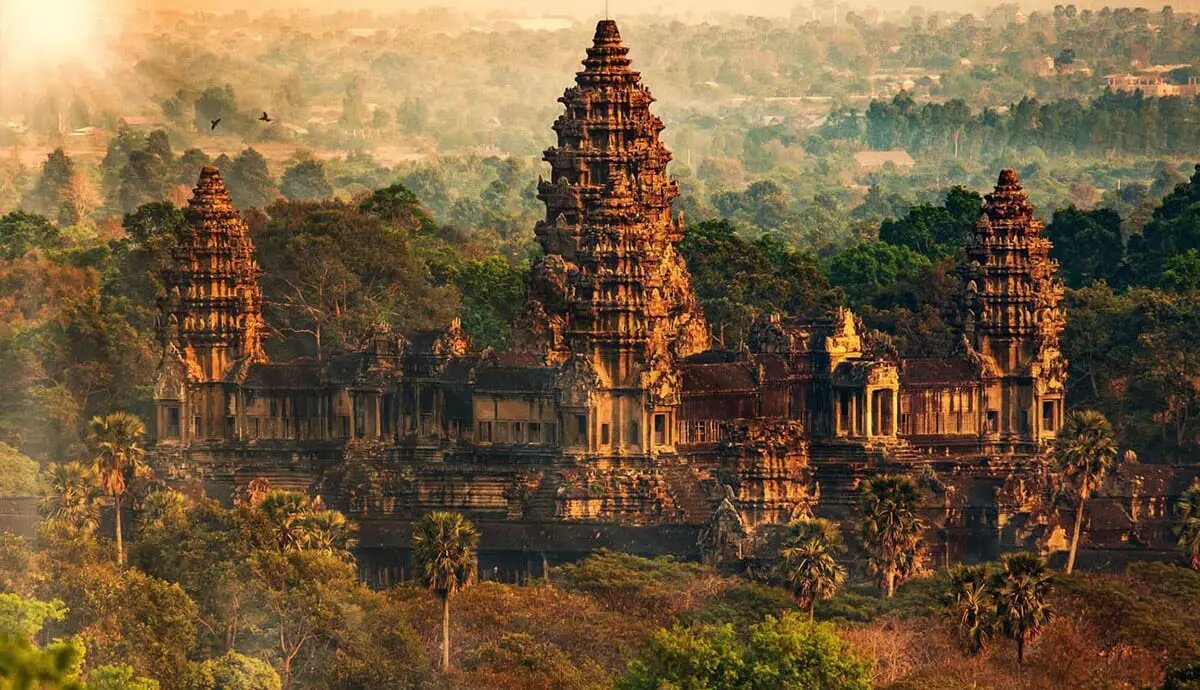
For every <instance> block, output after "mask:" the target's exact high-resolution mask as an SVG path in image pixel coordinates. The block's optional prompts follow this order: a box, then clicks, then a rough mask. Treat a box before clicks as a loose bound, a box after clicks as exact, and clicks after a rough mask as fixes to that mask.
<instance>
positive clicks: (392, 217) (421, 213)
mask: <svg viewBox="0 0 1200 690" xmlns="http://www.w3.org/2000/svg"><path fill="white" fill-rule="evenodd" d="M359 208H360V209H362V210H363V211H364V212H366V213H370V214H372V215H375V216H377V217H379V218H382V219H383V220H384V221H386V222H388V223H389V224H392V225H395V226H396V227H399V228H403V229H404V230H405V231H407V232H418V233H421V234H431V233H432V232H433V231H434V229H435V228H434V222H433V218H432V217H431V216H430V215H429V212H428V211H426V210H425V206H424V205H423V204H422V203H421V200H420V199H419V198H417V195H416V194H413V192H412V190H411V189H409V188H408V187H405V186H404V185H403V184H401V183H399V182H397V183H395V184H393V185H391V186H388V187H384V188H383V189H377V190H375V191H374V192H372V193H371V194H370V195H369V196H368V197H367V198H365V199H363V200H362V203H360V204H359Z"/></svg>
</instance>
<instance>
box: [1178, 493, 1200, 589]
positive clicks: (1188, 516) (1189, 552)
mask: <svg viewBox="0 0 1200 690" xmlns="http://www.w3.org/2000/svg"><path fill="white" fill-rule="evenodd" d="M1178 510H1179V526H1178V527H1177V528H1176V529H1177V531H1178V532H1179V546H1180V548H1182V549H1183V554H1184V556H1185V557H1186V558H1187V559H1188V564H1189V565H1190V566H1191V567H1192V569H1193V570H1200V479H1197V480H1196V481H1195V482H1193V483H1192V485H1191V486H1190V487H1188V490H1187V491H1184V492H1183V495H1182V496H1180V497H1179V506H1178Z"/></svg>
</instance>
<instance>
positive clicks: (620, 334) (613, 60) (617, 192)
mask: <svg viewBox="0 0 1200 690" xmlns="http://www.w3.org/2000/svg"><path fill="white" fill-rule="evenodd" d="M628 52H629V50H628V49H627V48H626V47H625V46H623V45H622V44H621V35H620V33H619V32H618V30H617V24H616V22H613V21H611V20H604V21H601V22H600V23H599V24H597V26H596V35H595V38H594V39H593V44H592V47H591V48H589V49H588V51H587V58H586V59H584V61H583V70H582V71H580V72H578V73H577V74H576V77H575V85H574V86H572V87H570V88H568V89H567V90H566V91H565V92H564V93H563V96H562V97H561V98H559V99H558V100H559V102H560V103H562V104H563V106H564V112H563V114H562V115H561V116H559V118H558V119H557V120H556V121H555V123H554V131H555V133H556V134H557V135H558V142H557V145H556V146H553V147H551V148H549V149H547V150H546V152H545V157H544V159H545V161H546V162H547V163H549V164H550V170H551V175H550V179H549V180H545V179H542V180H540V181H539V183H538V198H539V199H541V200H542V201H543V202H544V203H545V205H546V217H545V218H544V219H542V220H541V221H539V222H538V224H537V227H536V228H535V233H536V235H537V239H538V242H539V244H541V246H542V250H543V251H544V253H545V255H544V257H543V259H542V260H541V261H540V262H539V263H538V264H537V266H535V267H534V271H533V275H532V278H531V285H530V290H529V304H528V305H527V308H526V313H525V315H524V317H523V319H522V323H521V324H520V327H519V329H518V330H519V335H518V345H519V346H520V347H522V348H523V349H526V350H532V351H536V352H538V353H539V354H541V355H543V356H544V358H545V361H546V362H547V363H548V364H554V365H562V366H563V368H564V376H565V377H566V378H565V380H564V382H563V383H564V403H565V406H567V407H573V408H578V409H577V410H576V414H575V424H573V425H569V428H570V432H569V433H568V434H566V440H567V441H568V442H573V443H574V444H575V445H579V446H583V447H584V448H586V450H588V451H589V452H591V453H596V454H599V455H605V456H624V455H645V454H649V453H652V452H655V451H656V450H658V449H669V448H670V447H672V446H673V444H674V435H675V431H674V427H675V411H676V408H677V407H678V404H679V376H678V367H677V362H678V359H679V358H680V357H685V356H687V355H689V354H692V353H695V352H699V351H702V350H704V349H707V347H708V340H709V338H708V328H707V326H706V324H705V322H704V318H703V316H702V314H701V312H700V309H699V306H698V304H697V302H696V298H695V295H694V294H693V293H692V287H691V279H690V277H689V275H688V272H687V268H686V267H685V266H684V262H683V259H682V258H681V257H680V255H679V253H678V251H677V250H676V245H677V244H678V242H679V241H680V240H681V239H682V237H683V219H682V217H674V216H672V214H671V202H672V201H674V199H675V197H676V196H678V194H679V192H678V189H677V186H676V184H675V182H674V181H672V180H671V179H670V178H668V177H667V172H666V168H667V163H668V161H670V159H671V154H670V152H669V151H668V150H667V148H666V146H664V145H663V143H662V141H660V140H659V134H660V133H661V132H662V130H663V124H662V120H660V119H659V118H658V117H656V116H654V115H652V114H651V113H650V104H651V103H652V102H654V97H653V96H652V95H651V94H650V91H649V90H648V89H647V88H646V87H645V86H643V85H642V84H641V76H640V75H639V74H638V73H637V72H635V71H634V70H633V69H632V68H631V67H630V60H629V57H628ZM572 439H574V441H572Z"/></svg>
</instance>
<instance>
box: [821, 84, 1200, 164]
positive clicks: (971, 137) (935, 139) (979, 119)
mask: <svg viewBox="0 0 1200 690" xmlns="http://www.w3.org/2000/svg"><path fill="white" fill-rule="evenodd" d="M820 136H821V137H823V138H824V139H826V140H827V141H836V140H850V141H856V142H860V143H863V144H865V145H867V146H868V147H870V148H872V149H876V150H886V149H906V150H907V151H909V152H910V153H912V154H914V155H916V154H925V155H933V156H946V157H951V158H968V159H974V160H979V159H993V158H995V157H997V156H999V155H1001V154H1003V153H1004V152H1005V151H1008V150H1012V149H1028V148H1030V147H1035V146H1036V147H1038V148H1040V149H1042V150H1043V151H1045V152H1046V153H1047V154H1049V155H1094V156H1106V155H1111V154H1132V155H1146V156H1157V155H1172V156H1178V155H1186V154H1194V153H1196V152H1200V100H1197V99H1195V98H1184V97H1179V96H1167V97H1162V98H1149V97H1144V96H1143V95H1141V94H1140V93H1112V92H1105V93H1104V94H1102V95H1100V96H1098V97H1096V98H1094V99H1092V100H1090V101H1080V100H1076V99H1066V100H1058V101H1052V102H1046V103H1042V102H1039V101H1038V100H1037V99H1034V98H1023V99H1021V101H1019V102H1018V103H1016V104H1014V105H1012V106H1010V107H1009V108H1007V109H993V108H988V109H985V110H983V111H981V112H972V111H971V109H970V108H969V107H968V106H967V104H966V102H964V101H962V100H959V99H954V100H949V101H946V102H943V103H935V102H928V103H917V102H916V101H915V100H914V99H913V98H912V97H911V95H909V94H908V93H901V94H898V95H897V96H895V97H894V98H892V99H891V100H890V101H889V100H875V101H872V102H871V104H870V105H869V106H868V107H867V109H866V111H865V112H859V111H855V110H852V109H846V108H843V109H836V110H834V111H833V112H832V113H831V114H830V116H829V118H828V120H827V121H826V122H825V124H824V125H823V126H822V127H821V128H820Z"/></svg>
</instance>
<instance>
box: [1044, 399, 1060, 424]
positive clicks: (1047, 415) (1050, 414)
mask: <svg viewBox="0 0 1200 690" xmlns="http://www.w3.org/2000/svg"><path fill="white" fill-rule="evenodd" d="M1054 407H1055V405H1054V401H1053V400H1047V401H1045V402H1043V403H1042V429H1043V430H1044V431H1056V427H1057V422H1058V415H1056V414H1055V410H1054Z"/></svg>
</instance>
